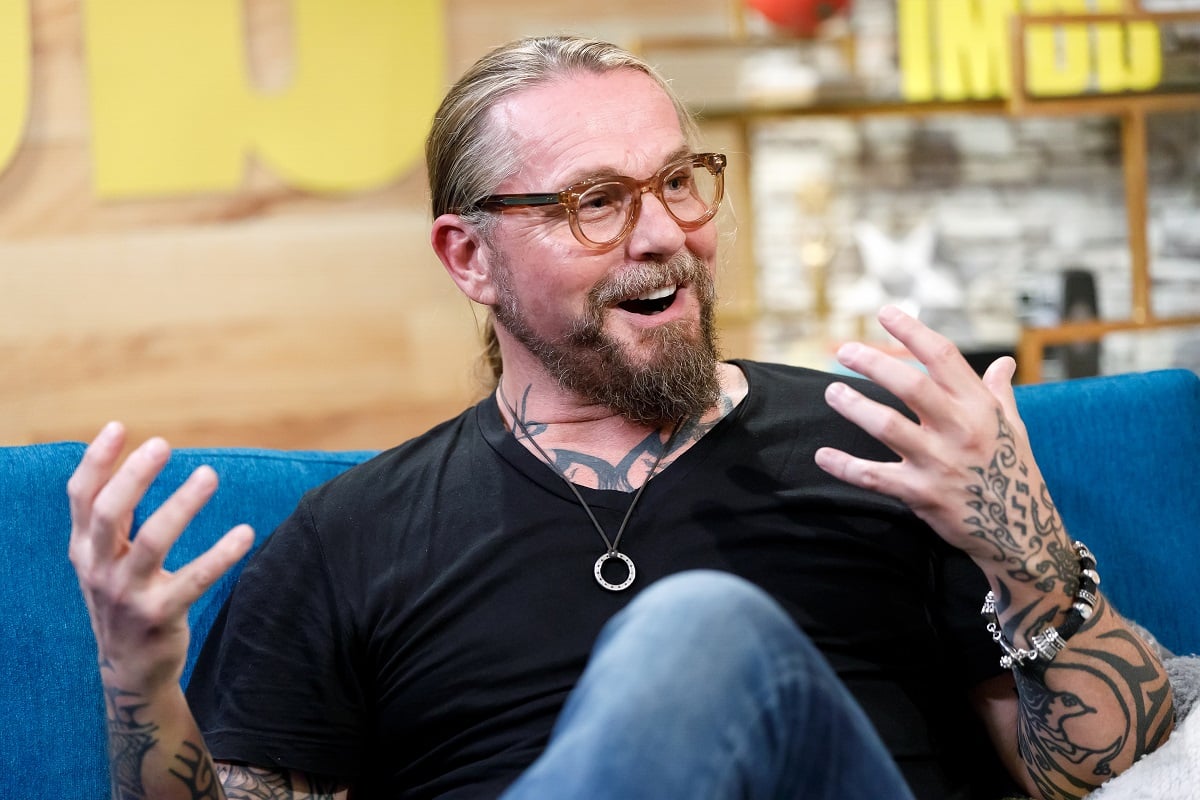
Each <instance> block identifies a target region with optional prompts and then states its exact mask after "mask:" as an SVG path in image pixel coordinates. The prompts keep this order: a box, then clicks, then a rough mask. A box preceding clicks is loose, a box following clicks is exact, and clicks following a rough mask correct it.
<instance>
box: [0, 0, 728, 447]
mask: <svg viewBox="0 0 1200 800" xmlns="http://www.w3.org/2000/svg"><path fill="white" fill-rule="evenodd" d="M246 2H247V4H248V10H249V12H250V13H249V14H248V17H249V18H251V19H252V20H253V23H252V29H251V35H252V36H255V37H260V38H261V41H258V40H256V41H254V42H251V43H250V44H251V45H252V47H251V50H252V52H253V53H254V59H255V65H254V69H255V72H256V74H257V75H260V76H261V75H264V74H265V75H266V76H267V79H268V80H272V79H273V78H272V77H271V76H272V75H273V74H276V73H278V71H279V70H276V71H275V72H272V65H271V63H270V61H269V56H270V54H271V53H275V52H282V50H281V48H280V47H279V41H280V37H279V31H278V29H277V28H278V26H279V25H282V24H283V22H281V21H280V20H281V19H282V18H281V17H280V15H279V13H278V10H279V3H278V2H277V0H246ZM82 3H83V0H31V10H32V19H33V21H32V35H33V47H34V63H33V99H32V109H31V113H30V118H29V120H28V123H27V125H26V130H25V135H24V138H23V140H22V143H21V147H20V149H19V150H18V152H17V154H16V156H15V158H14V159H13V161H12V162H11V163H10V164H9V165H8V166H7V168H6V169H5V170H4V171H3V172H0V445H4V444H21V443H28V442H36V441H53V440H59V439H83V438H88V437H90V436H91V435H92V434H93V433H94V432H95V431H96V430H97V429H98V428H99V427H100V426H101V425H102V424H103V423H104V422H105V421H106V420H108V419H112V418H119V419H122V420H124V421H126V423H127V424H128V425H129V426H130V427H131V429H132V430H133V432H134V435H135V436H137V437H143V436H146V435H150V434H152V433H158V434H163V435H165V436H167V437H168V438H169V439H170V440H171V441H172V443H173V444H176V445H202V444H219V445H263V446H275V447H286V448H307V447H320V448H382V447H387V446H390V445H392V444H394V443H396V442H398V441H401V440H403V439H405V438H408V437H409V436H412V435H415V434H417V433H420V432H421V431H423V430H425V429H427V428H428V427H429V426H430V425H431V424H433V423H435V422H437V421H439V420H441V419H444V418H446V417H448V416H451V415H453V414H454V413H457V411H458V410H460V409H461V408H463V407H464V405H466V404H467V403H469V402H472V401H473V400H474V399H475V398H476V397H477V396H479V393H480V388H479V382H478V378H477V374H476V361H475V357H476V351H477V343H476V321H477V318H482V317H481V315H480V314H478V312H477V311H476V310H474V309H472V308H471V307H470V305H469V304H468V303H467V301H466V300H464V299H463V298H462V297H461V295H459V294H458V292H457V289H456V288H455V287H454V285H453V284H452V283H451V282H450V280H449V279H448V278H447V277H446V275H445V274H444V271H443V270H442V268H441V265H440V264H438V262H437V260H436V259H435V258H434V257H433V255H432V253H431V252H430V250H429V246H428V212H427V210H426V207H425V202H426V199H425V193H426V190H425V183H424V176H423V175H422V174H421V170H420V169H416V170H414V171H413V172H412V173H411V174H409V175H406V176H403V177H402V178H401V179H399V180H397V181H395V182H394V184H392V185H390V186H387V187H385V188H383V189H380V190H378V191H373V192H364V193H360V194H356V195H353V196H349V197H318V196H313V195H308V194H305V193H302V192H299V191H296V190H294V189H292V188H290V187H288V186H286V185H284V184H283V183H282V182H281V181H279V180H278V179H277V178H276V177H274V176H273V175H271V174H270V173H269V172H268V171H266V170H264V169H261V168H258V167H256V166H253V165H252V166H251V168H250V170H249V172H248V175H247V178H246V180H245V183H244V185H243V186H242V188H241V189H239V190H238V191H237V192H232V193H228V194H212V195H198V196H191V197H179V198H167V199H153V200H144V199H142V200H124V201H119V202H116V201H101V200H98V199H97V198H96V197H94V195H93V193H92V188H91V169H92V164H91V161H90V146H89V136H90V131H89V109H88V96H87V80H86V74H85V72H84V69H85V63H86V62H85V59H84V53H83V44H82V42H83V35H82V30H81V26H82V12H83V6H82ZM264 4H267V5H266V6H264ZM684 7H685V4H682V3H678V2H674V1H673V0H672V1H671V2H668V0H638V1H637V2H635V1H634V0H619V2H613V3H609V4H606V5H604V6H603V7H592V6H587V5H584V4H574V3H561V2H551V1H550V0H514V2H505V3H494V2H490V0H452V1H451V2H447V4H446V31H447V37H448V42H447V44H448V57H447V61H448V64H447V70H448V74H450V75H453V74H457V72H458V71H460V70H461V69H462V68H463V67H464V66H465V65H466V64H468V63H469V62H470V61H472V60H474V59H475V58H476V57H477V56H478V55H480V54H482V53H483V52H484V51H485V50H486V49H488V48H490V47H491V46H493V45H495V44H498V43H500V42H503V41H505V40H507V39H509V38H512V37H515V36H519V35H524V34H530V33H541V32H554V31H560V30H573V31H577V32H580V33H585V34H592V35H600V36H606V37H609V38H613V39H616V40H619V41H622V42H623V43H625V44H629V45H632V44H634V43H635V40H636V39H637V38H638V37H640V36H650V35H661V34H663V33H664V32H670V33H701V32H710V33H711V32H719V31H721V30H724V26H725V25H726V24H727V21H728V20H727V16H728V13H729V3H728V2H727V0H707V1H706V2H696V3H689V4H686V7H687V10H686V11H684V10H683V8H684ZM273 26H274V27H273ZM665 29H669V30H665ZM254 46H257V49H254ZM264 53H266V54H267V57H268V61H267V63H265V64H263V63H261V60H262V59H263V58H264V55H263V54H264ZM279 57H280V58H283V57H284V56H283V55H280V56H279ZM725 269H726V271H727V273H728V272H730V271H733V268H732V267H728V266H727V267H726V268H725ZM726 280H728V278H726ZM737 280H739V279H735V280H734V283H735V284H736V283H737ZM734 340H735V341H737V337H736V336H735V337H734ZM727 341H728V339H727ZM739 349H740V346H739Z"/></svg>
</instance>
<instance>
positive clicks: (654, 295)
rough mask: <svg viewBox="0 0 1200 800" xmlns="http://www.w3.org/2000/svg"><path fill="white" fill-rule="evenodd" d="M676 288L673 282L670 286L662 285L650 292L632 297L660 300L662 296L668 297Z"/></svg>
mask: <svg viewBox="0 0 1200 800" xmlns="http://www.w3.org/2000/svg"><path fill="white" fill-rule="evenodd" d="M676 288H677V287H676V286H675V284H671V285H670V286H664V287H662V288H661V289H655V290H654V291H652V292H646V293H645V294H642V295H638V296H637V297H636V298H634V299H635V300H662V299H663V298H664V297H670V296H671V295H673V294H674V293H675V289H676Z"/></svg>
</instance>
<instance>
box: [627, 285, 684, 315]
mask: <svg viewBox="0 0 1200 800" xmlns="http://www.w3.org/2000/svg"><path fill="white" fill-rule="evenodd" d="M678 290H679V287H678V286H676V285H675V284H672V285H670V286H663V287H661V288H658V289H654V290H653V291H649V292H646V293H645V294H643V295H639V296H638V297H634V298H632V299H630V300H623V301H621V302H620V303H617V307H618V308H621V309H624V310H625V311H629V312H631V313H633V314H647V315H652V314H660V313H662V312H663V311H666V310H667V309H668V308H670V307H671V304H672V303H674V302H675V297H676V295H677V293H678Z"/></svg>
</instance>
